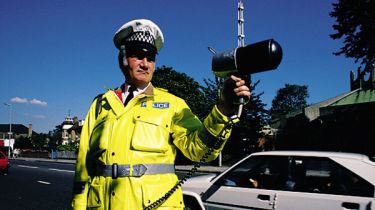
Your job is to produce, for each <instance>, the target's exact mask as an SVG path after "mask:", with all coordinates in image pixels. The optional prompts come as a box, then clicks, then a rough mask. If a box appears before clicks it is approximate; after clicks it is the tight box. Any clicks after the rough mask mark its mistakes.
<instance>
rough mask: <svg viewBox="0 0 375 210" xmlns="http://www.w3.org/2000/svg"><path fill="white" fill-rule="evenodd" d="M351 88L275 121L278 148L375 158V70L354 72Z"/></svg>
mask: <svg viewBox="0 0 375 210" xmlns="http://www.w3.org/2000/svg"><path fill="white" fill-rule="evenodd" d="M366 74H368V75H366ZM365 76H368V77H367V78H368V79H367V80H366V79H365ZM350 88H351V89H350V92H347V93H344V94H342V95H340V96H337V97H333V98H330V99H328V100H325V101H322V102H319V103H317V104H313V105H310V106H308V107H306V108H304V109H302V110H297V111H295V112H293V113H289V114H287V115H284V116H279V117H278V118H276V119H274V120H273V122H272V127H273V128H277V130H278V131H277V134H276V142H277V143H276V145H277V146H276V148H277V149H297V150H325V151H343V152H356V153H362V154H366V155H368V156H372V157H375V141H374V136H375V132H374V123H373V122H375V70H374V68H373V67H372V68H371V69H370V71H363V72H361V71H360V70H358V73H357V78H354V73H353V72H351V74H350Z"/></svg>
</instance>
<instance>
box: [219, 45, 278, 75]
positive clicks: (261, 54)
mask: <svg viewBox="0 0 375 210" xmlns="http://www.w3.org/2000/svg"><path fill="white" fill-rule="evenodd" d="M282 55H283V53H282V49H281V46H280V45H279V43H277V42H276V41H274V40H273V39H269V40H265V41H261V42H257V43H254V44H251V45H247V46H244V47H237V48H235V49H232V50H228V51H224V52H222V53H216V54H215V55H214V56H213V58H212V71H213V72H214V74H215V75H216V76H217V77H228V76H230V75H231V74H234V73H240V74H254V73H258V72H263V71H269V70H273V69H276V68H277V67H278V66H279V64H280V62H281V59H282Z"/></svg>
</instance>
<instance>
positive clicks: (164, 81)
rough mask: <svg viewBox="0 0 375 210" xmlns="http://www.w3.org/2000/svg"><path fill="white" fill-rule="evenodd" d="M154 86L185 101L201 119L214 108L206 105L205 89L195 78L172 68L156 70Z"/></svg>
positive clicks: (164, 67) (153, 80)
mask: <svg viewBox="0 0 375 210" xmlns="http://www.w3.org/2000/svg"><path fill="white" fill-rule="evenodd" d="M152 84H153V85H154V86H155V87H160V88H163V89H167V90H168V92H170V93H172V94H174V95H176V96H178V97H180V98H182V99H184V100H185V101H186V103H187V104H188V105H189V107H190V109H191V110H192V111H193V113H194V114H196V115H197V116H198V117H199V118H200V119H203V118H204V117H206V116H207V114H208V113H209V111H210V109H211V107H212V106H211V105H210V104H207V103H206V102H207V100H206V98H205V94H204V90H205V88H204V87H203V86H201V85H200V84H199V83H198V82H196V81H195V80H194V79H193V78H191V77H189V76H187V75H186V74H184V73H180V72H177V71H175V70H174V69H173V68H172V67H166V66H162V67H158V68H156V70H155V72H154V77H153V79H152Z"/></svg>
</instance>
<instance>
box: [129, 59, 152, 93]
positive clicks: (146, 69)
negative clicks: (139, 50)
mask: <svg viewBox="0 0 375 210" xmlns="http://www.w3.org/2000/svg"><path fill="white" fill-rule="evenodd" d="M126 59H127V61H128V69H127V71H126V74H127V78H126V80H127V82H128V83H130V84H133V85H135V86H137V87H140V88H143V87H146V86H147V85H148V83H149V82H150V81H151V79H152V76H153V74H154V70H155V56H147V55H146V56H145V55H137V54H134V55H129V56H128V57H127V58H126Z"/></svg>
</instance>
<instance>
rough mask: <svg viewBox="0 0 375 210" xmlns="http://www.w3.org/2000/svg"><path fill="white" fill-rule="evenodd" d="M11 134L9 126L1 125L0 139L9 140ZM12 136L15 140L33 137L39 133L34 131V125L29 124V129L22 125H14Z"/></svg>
mask: <svg viewBox="0 0 375 210" xmlns="http://www.w3.org/2000/svg"><path fill="white" fill-rule="evenodd" d="M8 133H9V124H0V139H7V138H8ZM12 134H13V136H12V137H13V138H14V139H18V138H19V137H21V136H22V137H31V136H32V135H36V134H38V133H36V132H34V131H33V126H32V124H29V127H26V126H24V125H22V124H12Z"/></svg>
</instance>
